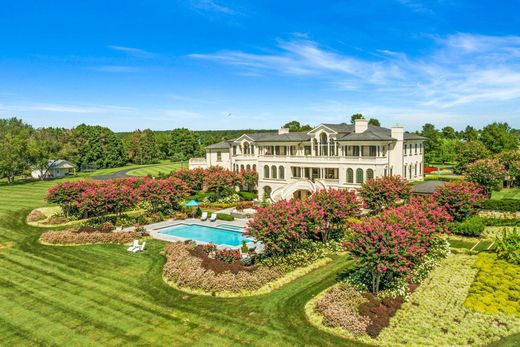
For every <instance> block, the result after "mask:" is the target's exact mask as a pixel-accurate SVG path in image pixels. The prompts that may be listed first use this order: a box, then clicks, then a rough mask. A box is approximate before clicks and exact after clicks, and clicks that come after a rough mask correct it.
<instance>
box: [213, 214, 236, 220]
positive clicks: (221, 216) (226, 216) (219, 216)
mask: <svg viewBox="0 0 520 347" xmlns="http://www.w3.org/2000/svg"><path fill="white" fill-rule="evenodd" d="M217 219H218V220H224V221H227V222H232V221H234V220H235V217H233V216H232V215H230V214H227V213H217Z"/></svg>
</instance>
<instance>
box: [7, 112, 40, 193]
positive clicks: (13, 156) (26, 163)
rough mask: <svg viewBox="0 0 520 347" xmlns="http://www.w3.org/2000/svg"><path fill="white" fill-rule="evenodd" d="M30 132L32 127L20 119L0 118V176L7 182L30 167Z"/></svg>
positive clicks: (12, 181)
mask: <svg viewBox="0 0 520 347" xmlns="http://www.w3.org/2000/svg"><path fill="white" fill-rule="evenodd" d="M32 132H33V129H32V127H31V126H30V125H28V124H25V123H24V122H23V121H22V120H21V119H18V118H10V119H0V177H2V178H6V179H7V183H9V184H11V183H14V180H15V177H16V176H17V175H21V174H22V173H23V172H24V171H25V170H27V169H29V167H30V164H31V160H30V157H29V139H30V137H31V134H32Z"/></svg>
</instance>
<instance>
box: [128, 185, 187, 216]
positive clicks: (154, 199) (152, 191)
mask: <svg viewBox="0 0 520 347" xmlns="http://www.w3.org/2000/svg"><path fill="white" fill-rule="evenodd" d="M189 193H190V188H189V187H188V185H187V184H186V183H184V182H183V181H181V180H180V179H178V178H173V177H170V178H165V179H160V180H157V179H147V180H145V182H144V184H143V185H141V186H140V187H139V192H138V194H139V201H146V202H149V203H150V205H151V206H152V210H153V211H154V212H158V211H162V212H169V211H172V210H177V209H179V207H180V206H179V202H180V200H181V199H183V198H185V197H186V196H188V195H189Z"/></svg>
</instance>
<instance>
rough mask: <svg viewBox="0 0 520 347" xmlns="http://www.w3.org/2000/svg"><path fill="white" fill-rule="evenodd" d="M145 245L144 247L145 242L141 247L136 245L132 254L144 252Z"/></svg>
mask: <svg viewBox="0 0 520 347" xmlns="http://www.w3.org/2000/svg"><path fill="white" fill-rule="evenodd" d="M145 245H146V241H145V242H143V244H142V245H139V244H138V245H137V248H135V249H134V250H133V251H132V252H134V253H137V252H142V251H144V246H145Z"/></svg>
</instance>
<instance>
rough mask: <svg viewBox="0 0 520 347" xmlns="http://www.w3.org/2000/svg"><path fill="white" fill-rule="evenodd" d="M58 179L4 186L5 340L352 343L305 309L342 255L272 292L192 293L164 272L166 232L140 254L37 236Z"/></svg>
mask: <svg viewBox="0 0 520 347" xmlns="http://www.w3.org/2000/svg"><path fill="white" fill-rule="evenodd" d="M95 174H98V173H95ZM55 183H56V181H52V182H32V183H26V184H19V185H14V186H1V187H0V341H1V344H2V345H88V346H95V345H123V344H141V345H159V344H161V345H175V346H191V345H204V346H206V345H216V346H226V345H227V346H229V345H263V346H280V345H285V346H294V345H304V344H305V345H313V346H339V345H354V344H353V343H350V342H349V341H347V340H344V339H341V338H339V337H335V336H332V335H330V334H327V333H324V332H321V331H319V330H317V329H316V328H314V327H312V326H311V325H309V324H308V323H307V321H306V319H305V316H304V309H303V308H304V305H305V303H306V302H307V301H308V300H310V299H311V297H312V296H313V295H315V294H317V293H318V292H320V291H322V290H324V289H325V288H326V287H328V286H330V285H332V284H333V283H334V281H335V278H336V274H337V273H338V272H340V271H341V270H342V269H343V268H344V267H345V266H347V264H346V261H345V258H344V257H342V258H337V259H335V260H334V261H333V262H332V263H330V264H329V265H326V266H325V267H324V268H322V269H320V270H318V271H314V272H312V273H311V274H309V275H306V276H304V277H303V278H300V279H298V280H296V281H294V282H292V283H290V284H288V285H286V286H284V287H282V288H281V289H279V290H276V291H274V292H272V293H270V294H267V295H262V296H258V297H251V298H244V299H220V298H212V297H198V296H191V295H187V294H185V293H181V292H178V291H176V290H175V289H173V288H170V287H169V286H167V285H166V284H164V283H163V281H162V279H161V271H162V266H163V264H164V261H165V259H164V257H163V256H162V255H161V254H160V251H161V250H162V248H163V243H162V242H159V241H156V240H150V241H149V242H147V245H148V250H147V251H146V252H145V253H141V254H129V253H128V252H126V250H125V247H122V246H114V245H91V246H77V247H53V246H43V245H40V244H39V243H38V242H37V239H38V236H39V234H40V233H41V232H42V231H41V230H40V229H37V228H33V227H29V226H27V225H26V224H25V222H24V220H25V216H26V214H27V213H28V212H29V211H30V210H31V209H33V208H35V207H39V206H43V205H44V200H43V197H44V196H45V192H46V190H47V189H48V188H49V187H50V186H52V185H53V184H55Z"/></svg>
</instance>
